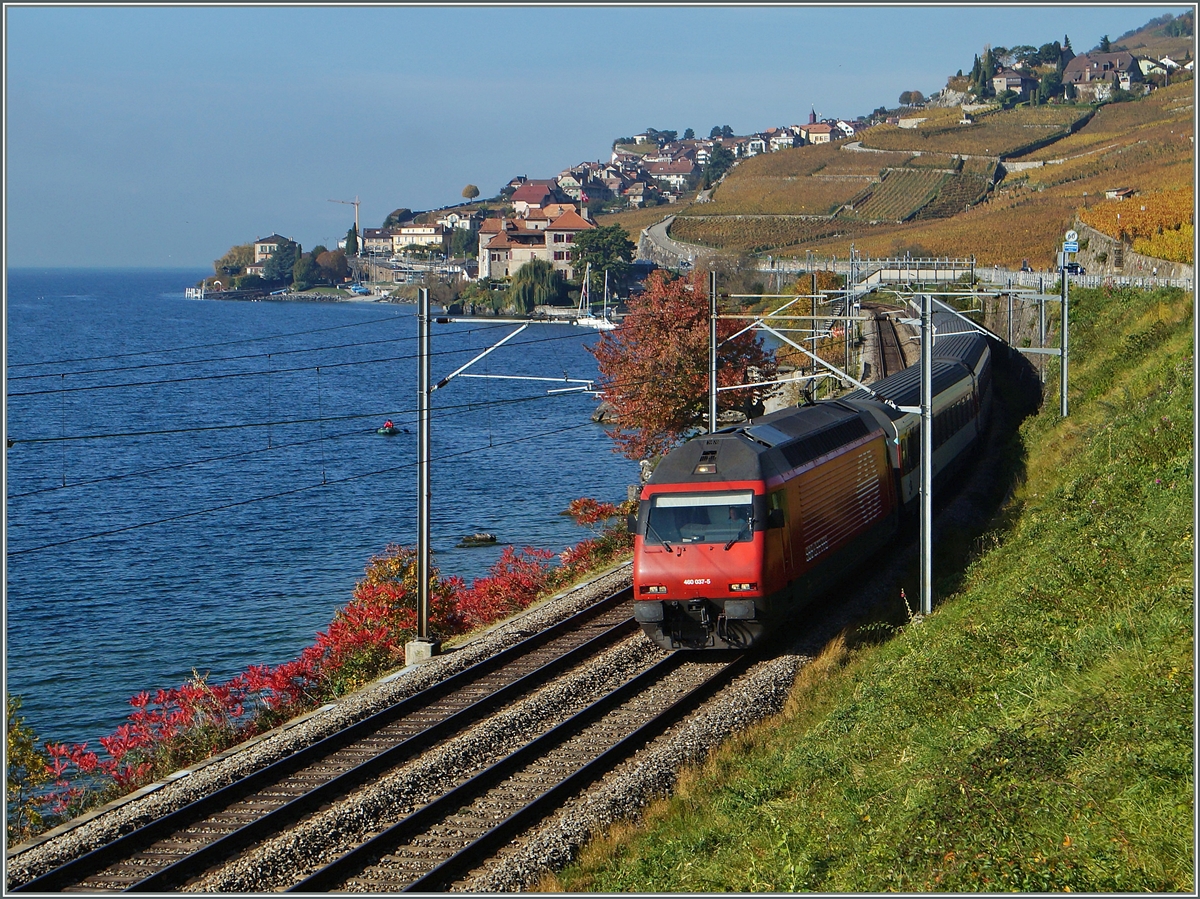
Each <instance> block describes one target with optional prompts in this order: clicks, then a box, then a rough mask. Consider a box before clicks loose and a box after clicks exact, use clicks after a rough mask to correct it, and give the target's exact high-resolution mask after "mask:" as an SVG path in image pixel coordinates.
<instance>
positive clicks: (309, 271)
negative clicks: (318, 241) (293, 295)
mask: <svg viewBox="0 0 1200 899" xmlns="http://www.w3.org/2000/svg"><path fill="white" fill-rule="evenodd" d="M317 255H318V254H316V253H302V254H300V255H299V256H297V257H296V261H295V263H293V264H292V284H293V285H294V286H295V288H296V289H297V290H306V289H308V288H309V287H312V286H313V285H314V284H316V283H317V282H318V281H320V280H321V266H320V265H319V264H318V263H317Z"/></svg>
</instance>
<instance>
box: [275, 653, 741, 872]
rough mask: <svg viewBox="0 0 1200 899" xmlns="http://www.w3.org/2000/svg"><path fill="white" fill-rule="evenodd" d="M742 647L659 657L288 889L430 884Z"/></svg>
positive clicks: (565, 789)
mask: <svg viewBox="0 0 1200 899" xmlns="http://www.w3.org/2000/svg"><path fill="white" fill-rule="evenodd" d="M747 664H748V659H747V656H745V655H738V654H730V653H724V654H721V655H720V656H717V657H710V658H707V659H704V660H697V659H696V658H695V657H693V656H691V655H690V654H681V653H676V654H673V655H668V656H667V657H666V658H661V659H659V660H657V661H656V662H655V663H653V664H651V665H650V666H648V667H647V668H646V669H645V670H643V671H642V672H641V673H639V674H637V675H636V676H634V677H632V678H630V679H629V680H627V681H626V682H625V683H624V684H622V685H621V686H620V687H618V688H617V689H615V690H613V691H611V692H609V693H608V694H607V695H605V696H603V697H602V698H600V699H599V700H597V701H596V702H594V703H591V704H589V705H588V706H587V707H586V708H584V709H582V710H581V711H579V712H578V713H576V714H575V715H573V716H571V717H570V718H568V719H567V720H565V721H563V722H562V723H561V724H559V725H557V726H556V727H554V728H552V729H551V730H549V731H547V732H545V733H543V734H542V735H540V736H539V737H537V738H535V739H533V740H531V741H529V742H527V743H525V744H524V745H522V746H521V747H520V748H518V749H516V750H515V751H514V752H512V753H510V754H508V755H507V756H505V757H504V758H502V759H500V760H498V761H497V762H495V763H494V764H493V765H491V766H490V767H488V768H487V769H486V770H484V771H482V772H480V773H479V774H477V775H476V776H474V777H472V778H471V779H469V780H467V781H465V782H464V783H462V784H461V785H459V786H458V787H456V788H455V789H453V790H451V791H449V792H447V793H445V794H443V795H442V796H440V797H438V798H437V799H435V800H434V801H432V802H430V803H429V804H427V805H425V806H423V807H421V808H420V809H418V810H416V811H414V812H413V813H412V814H410V815H408V816H407V817H405V818H403V819H402V820H401V821H399V822H397V823H396V824H394V825H392V826H391V827H388V828H387V829H385V830H382V831H381V832H379V833H378V834H376V835H374V836H372V837H371V838H370V839H368V840H366V841H364V842H362V843H361V844H359V845H358V846H356V847H355V848H353V849H352V850H350V851H349V852H346V853H345V854H344V855H342V856H340V857H339V858H338V859H336V860H335V861H334V862H332V863H330V864H328V865H326V866H324V867H322V868H320V869H319V870H317V871H315V872H314V873H312V874H311V875H309V876H308V877H306V878H305V879H304V880H302V881H300V882H299V883H297V884H294V885H293V886H292V887H290V888H289V890H288V891H289V892H326V891H338V892H408V891H421V892H440V891H444V890H447V889H449V888H452V887H454V886H460V885H462V883H463V881H464V880H465V879H466V878H467V877H468V876H469V875H470V873H471V871H473V870H474V869H476V868H477V867H479V866H480V865H481V864H482V863H483V862H485V861H486V860H487V859H488V858H489V857H490V856H492V855H493V854H494V853H496V852H497V851H498V850H499V849H501V848H502V847H504V846H506V845H508V844H509V843H510V842H512V840H513V839H514V838H516V837H518V836H520V835H521V834H522V833H524V832H525V831H526V830H528V829H529V828H531V827H533V826H534V825H536V824H537V823H538V822H540V821H541V820H543V819H544V818H545V817H546V816H547V815H549V814H550V813H551V812H552V811H554V810H555V809H557V808H558V807H559V806H560V805H561V804H563V803H564V802H566V801H567V800H568V799H570V798H571V797H572V796H574V795H576V794H577V793H578V792H579V791H580V790H581V789H584V788H586V787H587V785H588V784H590V783H591V782H593V781H594V780H596V779H597V778H599V777H600V776H602V775H603V774H605V773H606V772H608V771H609V770H611V769H612V768H614V767H615V766H616V765H617V764H618V763H620V762H621V761H623V760H624V759H625V758H627V757H628V756H629V755H631V754H632V753H633V752H635V751H637V750H638V749H639V748H641V747H642V746H644V745H645V744H646V743H647V742H648V741H650V740H651V739H653V738H654V737H655V736H657V735H658V734H660V733H661V732H662V731H663V730H665V729H666V728H667V727H669V726H670V725H672V724H674V723H675V722H677V721H678V720H679V719H680V717H681V716H683V715H684V714H686V713H687V712H688V711H690V710H692V709H694V708H696V707H697V706H698V705H699V704H700V703H701V702H703V701H704V700H705V699H707V698H708V697H710V696H711V695H712V694H713V693H714V692H715V691H716V690H717V689H719V688H720V687H722V686H724V685H725V684H727V683H728V682H729V681H730V680H731V679H732V678H733V677H734V676H736V675H737V674H739V673H741V672H742V671H743V670H744V669H745V667H746V665H747Z"/></svg>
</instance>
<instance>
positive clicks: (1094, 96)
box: [1062, 50, 1142, 102]
mask: <svg viewBox="0 0 1200 899" xmlns="http://www.w3.org/2000/svg"><path fill="white" fill-rule="evenodd" d="M1062 80H1063V84H1070V85H1072V86H1073V87H1074V88H1075V92H1076V94H1078V96H1079V97H1080V98H1081V99H1084V100H1090V101H1093V102H1095V101H1100V100H1105V99H1107V98H1108V97H1109V96H1110V95H1111V94H1112V91H1113V89H1114V88H1120V89H1121V90H1126V91H1127V90H1130V88H1131V87H1132V85H1133V84H1134V83H1135V82H1141V81H1142V70H1141V67H1140V66H1139V65H1138V63H1137V60H1136V59H1134V58H1133V54H1132V53H1128V52H1126V51H1125V50H1118V51H1117V52H1116V53H1081V54H1080V55H1079V56H1076V57H1075V58H1074V59H1072V60H1071V61H1070V62H1068V63H1067V65H1066V68H1064V69H1063V76H1062Z"/></svg>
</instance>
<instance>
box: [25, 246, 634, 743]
mask: <svg viewBox="0 0 1200 899" xmlns="http://www.w3.org/2000/svg"><path fill="white" fill-rule="evenodd" d="M205 274H206V272H204V271H199V270H197V271H179V270H171V271H155V270H136V271H116V270H95V271H85V270H48V271H35V270H28V269H23V270H10V271H9V272H8V295H7V308H6V319H7V321H6V324H7V328H6V342H7V365H6V376H7V390H6V394H7V416H6V421H7V436H8V438H9V439H10V440H14V441H16V442H15V443H14V445H13V446H12V447H10V448H9V449H8V450H7V453H6V528H5V538H6V601H5V612H6V629H5V634H6V647H5V649H6V653H5V658H6V665H7V677H8V680H7V683H8V689H9V691H10V692H12V693H17V694H19V695H21V696H22V697H23V700H24V705H23V711H24V713H25V715H26V718H27V720H28V722H29V723H30V724H31V725H32V726H33V727H34V729H35V730H36V731H37V733H38V734H39V736H40V737H42V738H43V739H54V740H70V741H77V742H82V741H84V740H88V741H90V742H91V743H92V746H93V747H95V746H96V740H97V738H98V737H100V736H104V735H106V734H108V733H110V732H111V731H112V730H113V729H114V728H115V727H116V726H117V725H118V724H119V723H120V722H121V721H122V720H123V719H124V717H125V715H126V714H127V713H128V712H129V711H130V708H129V706H128V699H129V697H131V696H133V695H134V694H135V693H137V692H138V691H140V690H153V689H157V688H160V687H172V686H176V685H177V684H179V683H181V682H182V681H183V680H184V679H186V678H187V677H189V676H190V675H191V673H192V671H193V670H196V671H198V672H201V673H203V672H210V673H211V676H212V677H213V678H214V679H223V678H225V677H229V676H231V675H232V674H235V673H236V672H238V671H240V670H242V669H243V668H244V667H245V666H246V665H248V664H256V663H265V664H272V665H274V664H278V663H280V662H283V661H286V660H288V659H291V658H294V657H295V656H296V654H297V653H298V652H299V651H300V650H301V649H302V648H304V647H305V646H307V645H308V644H309V643H311V642H312V639H313V636H314V634H315V633H316V631H317V630H319V629H323V628H324V627H325V625H327V624H328V622H329V620H330V618H331V616H332V613H333V611H334V610H335V609H336V608H337V607H338V606H340V605H343V604H344V603H345V602H347V601H348V600H349V599H350V596H351V591H352V590H353V588H354V584H355V582H356V581H357V580H358V579H359V578H360V577H361V576H362V573H363V568H364V566H365V564H366V563H367V560H368V559H369V558H370V557H371V556H372V555H373V554H376V553H378V552H381V551H382V550H384V548H385V547H386V546H387V545H388V544H391V543H399V544H405V545H413V544H415V543H416V498H417V471H416V408H417V388H416V381H417V340H416V334H417V327H416V324H417V323H416V309H415V307H414V306H410V305H391V304H378V303H362V302H356V303H349V302H347V303H299V302H266V301H264V302H225V301H218V300H188V299H185V298H184V288H185V287H188V286H190V285H192V284H194V283H195V282H196V281H197V280H198V279H199V278H200V277H202V276H203V275H205ZM515 328H516V326H514V325H497V324H492V323H489V324H466V323H462V324H445V325H435V326H434V329H433V337H432V345H433V356H432V364H431V368H432V377H433V380H434V382H435V383H436V382H437V381H438V380H439V379H441V378H442V377H445V376H446V375H448V374H450V373H451V372H452V371H454V370H455V369H456V368H458V367H459V366H460V365H462V364H464V363H466V362H467V361H468V360H470V359H471V358H472V357H474V356H475V355H478V354H479V353H481V352H483V350H485V349H487V348H488V347H489V346H491V345H492V344H494V343H496V342H497V341H498V340H500V338H501V337H503V336H504V335H506V334H508V333H509V332H511V331H513V330H515ZM597 339H598V335H597V334H595V333H594V332H589V331H584V330H582V329H579V328H575V327H572V326H569V325H539V326H535V327H530V328H528V329H527V330H525V331H524V332H523V333H521V334H519V335H518V336H517V337H515V338H513V339H512V340H511V341H509V342H508V343H506V344H505V345H504V346H503V347H501V348H500V349H498V350H496V351H495V352H493V353H491V354H490V355H488V356H487V357H486V358H485V359H483V360H482V361H480V362H478V363H476V365H475V366H473V367H472V368H471V369H469V371H470V372H471V373H476V374H505V375H525V376H530V377H570V378H593V377H595V376H596V364H595V360H594V359H593V358H592V356H591V355H590V354H589V353H588V352H587V350H586V346H587V345H590V344H592V343H594V342H595V341H596V340H597ZM563 386H567V385H565V384H558V385H555V384H548V383H544V382H539V381H518V380H498V379H482V378H471V379H468V378H465V377H460V378H455V379H453V380H452V381H451V382H450V383H449V385H448V386H447V387H445V388H444V389H442V390H438V391H436V392H435V393H434V394H433V401H432V414H431V417H432V428H431V434H432V452H433V465H432V474H431V488H432V494H433V502H432V506H433V509H432V514H431V530H432V544H433V548H434V550H435V552H436V556H435V559H434V564H435V565H437V566H438V567H439V568H440V569H441V571H442V573H443V575H458V576H461V577H463V578H465V579H466V580H467V581H468V582H469V581H470V580H471V579H472V578H474V577H480V576H483V575H484V574H486V571H487V568H488V567H489V566H490V565H491V564H492V563H493V562H494V561H495V559H496V558H497V557H498V556H499V554H500V551H501V550H500V548H499V547H485V548H475V549H456V548H455V547H454V544H455V543H457V542H458V541H459V540H460V539H461V538H462V537H463V536H465V535H467V534H470V533H473V532H475V531H489V532H492V533H495V534H496V535H497V536H498V538H499V540H500V541H502V542H503V543H512V544H515V545H517V546H519V547H520V546H536V547H540V548H545V549H551V550H554V551H556V552H557V551H561V550H562V549H564V548H566V547H567V546H570V545H573V544H574V543H576V542H578V541H579V540H580V539H583V538H584V537H586V536H587V532H586V531H585V530H583V529H581V528H579V527H578V526H576V525H575V524H574V523H573V522H572V521H571V520H570V519H569V518H567V517H564V516H562V515H560V514H559V513H560V512H562V510H563V509H565V508H566V506H567V503H569V502H570V501H571V500H572V499H575V498H577V497H580V496H591V497H595V498H596V499H600V500H607V501H613V502H616V501H620V500H622V499H624V498H625V490H626V485H627V484H631V483H636V481H637V474H638V473H637V466H636V465H635V464H634V463H632V462H629V461H627V460H625V459H624V458H623V457H621V456H618V455H616V454H614V453H613V452H612V443H611V441H610V440H609V439H608V437H607V436H606V435H605V433H604V430H603V428H602V427H601V426H599V425H596V424H594V423H592V422H591V420H590V415H591V413H592V412H593V410H594V409H595V405H596V400H595V398H593V397H591V396H588V395H586V394H580V393H566V394H553V395H552V394H548V393H547V391H548V390H549V389H554V388H557V387H563ZM386 418H391V419H392V420H393V422H395V424H397V425H398V426H400V427H402V428H407V430H408V431H409V433H402V434H400V435H397V436H395V437H383V436H379V435H377V434H376V433H375V429H376V428H377V427H379V426H380V425H381V424H382V423H383V421H384V420H385V419H386Z"/></svg>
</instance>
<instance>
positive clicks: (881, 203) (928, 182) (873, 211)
mask: <svg viewBox="0 0 1200 899" xmlns="http://www.w3.org/2000/svg"><path fill="white" fill-rule="evenodd" d="M954 177H955V174H954V173H953V172H950V171H947V170H945V169H888V171H887V173H886V175H885V176H884V179H883V181H882V182H881V183H880V184H878V185H876V186H875V188H874V189H873V190H872V191H871V192H870V193H869V194H867V195H866V196H864V197H863V199H862V200H861V201H858V202H856V203H854V208H853V211H851V210H844V211H843V214H844V215H847V216H853V217H854V218H858V219H864V220H866V221H876V222H878V221H884V222H902V221H904V220H905V219H908V218H911V217H912V216H914V215H916V214H917V212H919V211H920V209H921V207H922V206H924V205H925V204H926V203H928V202H929V201H930V200H932V199H933V198H934V197H935V196H937V193H938V191H940V190H941V188H942V185H943V184H945V183H946V182H947V181H949V180H951V179H952V178H954Z"/></svg>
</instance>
